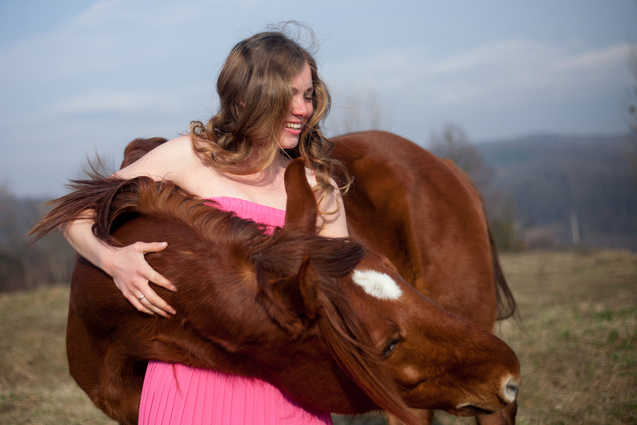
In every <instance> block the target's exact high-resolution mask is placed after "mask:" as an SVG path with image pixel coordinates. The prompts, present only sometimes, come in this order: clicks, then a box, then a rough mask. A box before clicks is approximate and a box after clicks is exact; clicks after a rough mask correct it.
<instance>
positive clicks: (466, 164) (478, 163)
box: [428, 123, 493, 192]
mask: <svg viewBox="0 0 637 425" xmlns="http://www.w3.org/2000/svg"><path fill="white" fill-rule="evenodd" d="M428 149H429V151H430V152H432V153H433V154H435V155H438V156H439V157H441V158H447V159H450V160H451V161H453V162H454V164H456V165H457V166H458V167H460V169H461V170H462V171H464V172H465V173H467V174H468V175H469V176H470V177H471V178H472V179H473V181H474V182H475V184H476V185H477V186H478V187H479V188H480V190H481V191H483V192H484V191H486V190H487V188H488V186H489V183H490V182H491V179H492V178H493V169H492V168H491V167H490V166H489V165H488V164H487V163H486V162H485V161H484V159H483V158H482V155H480V152H478V151H477V149H476V148H475V147H474V146H473V144H472V143H471V142H470V141H469V138H468V137H467V134H466V133H465V131H464V129H463V128H462V127H461V126H459V125H458V124H455V123H447V124H445V125H443V126H442V130H441V131H440V133H438V132H434V133H432V135H431V138H430V139H429V145H428Z"/></svg>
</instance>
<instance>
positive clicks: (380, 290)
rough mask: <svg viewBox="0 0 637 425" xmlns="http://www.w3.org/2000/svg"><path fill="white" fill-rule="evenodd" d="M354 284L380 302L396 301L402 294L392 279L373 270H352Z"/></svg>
mask: <svg viewBox="0 0 637 425" xmlns="http://www.w3.org/2000/svg"><path fill="white" fill-rule="evenodd" d="M352 278H353V279H354V282H355V283H356V284H357V285H359V286H361V287H362V288H363V289H364V290H365V292H367V293H368V294H369V295H371V296H373V297H376V298H380V299H381V300H397V299H398V298H400V296H401V295H402V294H403V291H401V290H400V288H399V287H398V285H397V284H396V282H394V279H392V278H391V277H389V276H388V275H386V274H385V273H380V272H377V271H374V270H365V271H360V270H354V276H353V277H352Z"/></svg>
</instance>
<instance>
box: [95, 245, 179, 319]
mask: <svg viewBox="0 0 637 425" xmlns="http://www.w3.org/2000/svg"><path fill="white" fill-rule="evenodd" d="M167 246H168V244H167V243H166V242H151V243H146V242H136V243H134V244H132V245H128V246H125V247H121V248H117V247H112V249H111V250H109V251H110V255H108V256H107V257H106V258H103V259H102V262H101V265H100V267H101V268H102V270H104V271H105V272H106V273H108V274H109V275H110V276H111V277H112V278H113V280H114V281H115V285H116V286H117V288H119V290H120V291H122V294H123V295H124V296H125V297H126V299H127V300H128V301H130V303H131V304H133V306H135V308H137V310H139V311H141V312H144V313H148V314H151V315H154V314H159V315H161V316H163V317H170V314H175V313H176V312H175V310H174V309H173V308H172V307H171V306H170V305H168V304H167V303H166V302H165V301H164V300H163V299H162V298H160V297H159V295H157V293H156V292H155V291H154V290H153V289H152V288H151V287H150V285H149V283H150V282H153V283H154V284H155V285H158V286H161V287H163V288H166V289H168V290H170V291H176V290H177V288H176V287H175V286H174V285H173V284H172V283H171V282H170V281H169V280H168V279H166V278H165V277H164V276H162V275H161V274H159V273H157V272H156V271H155V270H154V269H153V268H152V267H151V266H150V264H148V263H147V262H146V259H145V258H144V254H146V253H148V252H159V251H162V250H164V249H165V248H166V247H167Z"/></svg>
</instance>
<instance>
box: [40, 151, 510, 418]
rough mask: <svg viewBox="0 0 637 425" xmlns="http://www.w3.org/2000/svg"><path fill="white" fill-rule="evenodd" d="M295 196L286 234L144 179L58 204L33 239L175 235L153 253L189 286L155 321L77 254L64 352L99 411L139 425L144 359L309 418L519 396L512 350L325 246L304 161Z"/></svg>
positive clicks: (90, 190) (357, 249)
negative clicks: (77, 220) (210, 378)
mask: <svg viewBox="0 0 637 425" xmlns="http://www.w3.org/2000/svg"><path fill="white" fill-rule="evenodd" d="M127 152H129V150H128V149H127ZM125 161H126V160H125ZM359 183H360V182H358V183H357V184H359ZM286 190H287V191H288V208H287V216H286V224H285V226H284V227H283V228H282V229H281V230H280V231H277V232H275V234H274V235H273V236H266V235H264V234H263V232H262V230H263V229H262V228H261V227H260V226H258V225H255V224H254V223H251V222H248V221H245V220H241V219H239V218H237V217H235V216H233V215H232V214H231V213H225V212H221V211H218V210H216V209H214V208H210V207H209V206H206V205H204V204H203V203H202V202H201V200H198V199H196V198H194V197H190V196H188V195H187V194H185V193H183V192H182V191H179V190H178V189H177V188H176V187H175V186H174V185H171V184H169V183H163V184H159V185H156V184H154V183H153V182H151V181H149V180H148V179H144V178H138V179H133V180H130V181H119V180H117V179H113V178H110V179H96V180H94V181H87V182H83V183H78V185H77V186H76V191H75V192H73V193H71V194H69V195H67V196H66V197H63V198H61V199H60V200H58V201H59V203H58V206H57V207H56V208H55V209H54V210H53V211H52V212H51V213H49V215H48V216H47V217H45V219H44V220H43V221H42V222H41V223H40V225H38V226H36V228H34V231H33V232H34V233H35V234H40V235H41V234H43V233H45V232H46V231H49V230H51V229H53V228H54V227H55V226H57V225H60V224H62V223H64V222H68V221H70V220H72V219H73V218H74V217H76V216H77V214H79V212H81V211H82V210H84V209H85V208H93V209H95V211H96V214H97V216H96V218H97V222H96V226H95V228H94V231H95V233H96V235H97V236H99V237H101V238H102V239H104V240H106V241H109V242H110V243H117V244H122V245H124V244H128V243H132V242H135V241H140V240H141V241H154V240H158V238H161V239H162V240H167V241H168V242H169V247H168V248H167V249H166V250H165V251H162V252H160V253H155V254H149V255H148V256H147V257H148V260H149V262H150V264H151V265H152V266H153V267H154V268H155V269H157V270H158V271H159V272H160V273H162V274H164V275H165V276H166V277H168V278H169V279H170V280H171V281H173V282H174V283H175V284H176V285H177V286H178V288H179V292H177V293H176V294H175V293H169V292H168V291H163V290H162V289H161V288H158V289H157V290H158V291H159V292H160V295H161V296H162V297H164V298H165V299H166V300H167V301H168V302H169V303H170V304H171V305H173V306H174V307H176V308H177V310H178V311H179V312H180V313H179V315H178V316H177V317H176V318H173V319H171V320H165V319H160V318H156V317H147V316H145V315H143V314H141V313H138V312H137V311H135V310H134V309H132V308H131V307H130V305H128V303H127V301H126V300H125V299H124V298H123V297H121V295H120V294H119V293H118V292H117V289H116V288H115V286H114V285H113V284H112V282H111V283H109V281H110V278H109V277H108V276H106V275H105V274H104V273H103V272H101V271H100V270H98V269H96V268H95V267H93V266H92V265H90V264H89V263H88V262H87V261H86V260H84V259H82V258H79V259H78V263H77V265H76V269H75V271H74V275H73V278H72V282H71V305H70V309H69V323H68V330H67V352H68V356H69V365H70V370H71V374H72V375H73V377H74V378H75V379H76V381H77V382H78V383H79V385H80V386H81V387H82V388H83V389H84V390H85V391H86V392H87V393H88V394H89V396H90V397H91V399H92V400H93V401H94V402H95V403H96V405H97V406H98V407H100V408H101V409H102V410H104V411H105V412H106V413H107V414H108V415H109V416H111V417H113V418H115V419H117V420H119V421H120V422H122V423H135V422H136V419H137V409H138V403H139V392H140V390H141V384H142V382H143V375H144V370H145V365H146V362H147V360H148V359H156V360H161V361H168V362H179V363H183V364H187V365H191V366H196V367H205V368H211V369H216V370H221V371H225V372H227V373H233V374H239V375H243V376H252V377H258V378H260V379H264V380H266V381H269V382H271V383H273V384H274V385H277V386H278V387H279V388H281V389H282V390H283V391H284V392H285V393H287V394H288V395H289V396H290V397H292V398H294V399H295V400H296V401H297V402H299V403H300V404H301V405H303V406H305V407H307V408H309V409H311V410H322V411H331V412H337V413H343V414H356V413H362V412H366V411H369V410H374V409H378V408H383V409H386V410H388V411H390V412H392V413H394V414H395V415H396V416H398V417H399V418H400V419H402V420H403V421H405V422H408V423H412V424H415V423H417V420H416V419H415V418H414V416H413V414H411V413H410V412H409V411H407V410H406V406H405V402H406V404H407V405H409V406H410V407H415V408H429V409H444V410H447V411H450V412H452V413H455V414H461V415H467V414H476V413H485V412H493V411H497V410H500V409H503V408H506V407H507V406H508V405H510V404H511V403H513V402H514V400H515V395H516V392H517V388H518V385H519V364H518V361H517V357H516V356H515V354H514V353H513V352H512V351H511V350H510V348H509V347H508V346H506V344H504V343H503V342H502V341H500V340H499V339H498V338H496V337H495V336H493V335H492V334H491V333H490V332H488V331H487V330H485V329H482V328H481V327H480V326H476V325H474V324H471V323H470V322H468V321H466V320H463V319H460V318H458V317H456V316H455V315H452V314H450V313H448V312H446V311H444V310H443V309H441V308H440V307H438V306H437V305H435V304H433V303H432V302H430V301H429V300H427V299H426V298H424V297H423V296H422V295H420V294H419V293H418V292H416V291H415V290H414V289H413V288H412V287H410V286H409V285H407V284H406V283H405V282H404V281H403V280H402V279H401V278H400V276H399V274H398V273H397V271H396V269H395V268H394V267H393V265H392V264H391V263H390V262H389V261H388V260H387V259H386V258H385V257H383V256H382V255H380V254H378V253H377V252H374V251H369V250H366V249H364V248H363V247H362V246H361V245H359V244H358V243H355V242H353V241H348V240H339V239H327V238H321V237H319V236H317V235H316V231H315V228H314V223H315V219H316V214H317V210H316V203H315V200H314V197H313V194H312V192H311V190H310V188H309V186H308V185H307V181H306V179H305V177H304V170H303V165H302V164H301V163H299V162H298V161H295V162H293V163H292V164H291V166H290V167H289V169H288V170H287V172H286ZM357 191H358V186H357ZM356 193H358V192H355V194H356ZM353 199H356V198H353ZM352 205H354V204H349V207H348V208H350V209H348V213H350V210H351V207H352ZM353 217H356V216H353ZM359 224H364V223H363V222H360V223H359ZM352 231H353V235H355V234H356V233H357V232H356V228H355V227H352ZM111 232H113V234H112V236H111ZM367 239H368V240H369V241H370V243H374V242H372V241H373V239H372V238H367ZM490 264H492V263H490ZM490 284H491V286H490V288H491V293H492V296H493V297H495V290H494V286H493V281H492V282H491V283H490ZM493 305H494V306H495V303H493ZM289 364H294V365H295V366H294V367H289ZM396 383H398V385H396ZM403 400H404V401H403Z"/></svg>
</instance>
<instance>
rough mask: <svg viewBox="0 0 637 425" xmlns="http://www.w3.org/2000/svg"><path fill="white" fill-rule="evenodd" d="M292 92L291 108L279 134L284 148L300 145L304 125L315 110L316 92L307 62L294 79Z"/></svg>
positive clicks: (280, 142)
mask: <svg viewBox="0 0 637 425" xmlns="http://www.w3.org/2000/svg"><path fill="white" fill-rule="evenodd" d="M292 93H293V95H292V101H291V102H290V109H289V110H288V113H287V116H286V117H285V122H284V123H283V128H282V129H281V134H280V136H279V144H280V145H281V148H283V149H292V148H294V147H296V145H298V143H299V136H300V134H301V131H302V130H303V126H304V125H305V123H306V122H307V120H309V119H310V117H311V116H312V113H313V112H314V105H313V104H312V96H313V94H314V87H313V86H312V70H311V68H310V65H309V64H308V63H307V62H305V64H304V65H303V68H301V71H300V72H299V73H298V74H297V75H296V77H294V79H293V80H292Z"/></svg>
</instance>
